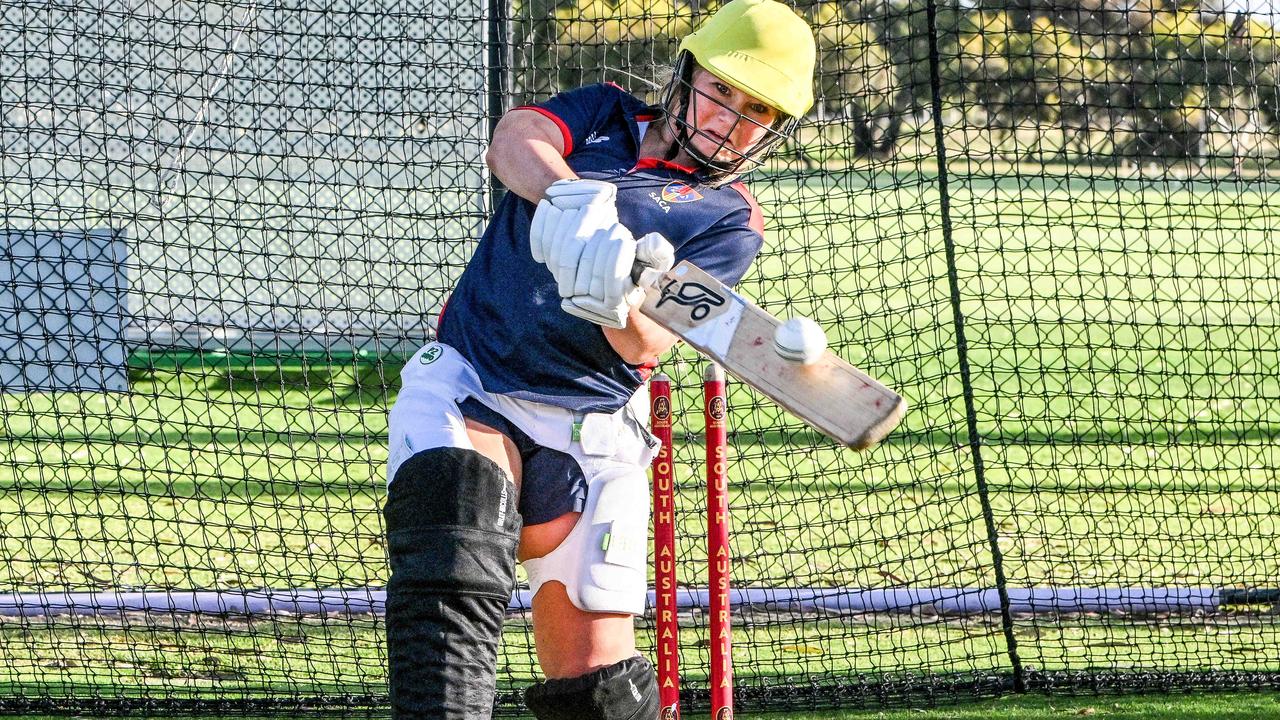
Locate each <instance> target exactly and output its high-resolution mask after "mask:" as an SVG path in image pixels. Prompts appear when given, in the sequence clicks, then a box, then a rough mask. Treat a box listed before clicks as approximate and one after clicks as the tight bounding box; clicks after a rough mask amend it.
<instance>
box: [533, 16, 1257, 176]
mask: <svg viewBox="0 0 1280 720" xmlns="http://www.w3.org/2000/svg"><path fill="white" fill-rule="evenodd" d="M1218 1H1220V0H1204V2H1205V3H1208V2H1218ZM719 4H720V3H718V2H713V1H711V0H616V1H615V0H518V2H517V3H516V4H515V6H514V8H513V10H514V17H513V23H512V29H513V33H512V34H513V38H512V39H513V45H512V48H513V49H512V52H513V65H514V72H513V85H514V88H513V89H514V91H515V93H516V96H517V99H518V100H519V101H520V102H525V101H528V100H531V99H536V98H539V97H546V96H547V95H549V94H551V93H552V92H554V91H555V90H558V89H561V88H567V87H576V86H578V85H582V84H586V83H590V82H598V81H602V80H611V81H614V82H617V83H619V84H621V85H623V86H624V87H626V88H627V89H629V90H631V91H633V92H637V93H639V94H645V93H646V92H647V91H649V90H650V89H651V87H652V85H653V84H656V85H661V84H662V83H663V82H665V77H664V72H665V70H666V69H667V68H669V66H670V64H671V62H672V60H673V59H674V55H675V52H676V49H677V47H678V46H679V42H680V39H681V38H682V37H683V36H684V35H685V34H687V33H688V32H690V31H691V30H692V28H693V27H695V26H696V24H697V22H698V19H699V18H700V17H702V16H703V15H704V14H706V13H710V12H713V11H714V10H715V8H716V7H717V6H718V5H719ZM794 5H795V7H796V9H797V11H799V12H801V13H802V14H804V15H805V16H806V17H807V18H808V19H809V21H810V22H811V24H812V25H813V27H814V32H815V34H816V35H817V39H818V52H819V57H818V70H817V91H818V103H817V105H816V107H815V110H814V112H815V116H816V118H815V119H816V120H817V126H818V127H819V129H820V130H822V132H824V133H825V132H827V130H828V129H832V128H834V129H837V130H839V131H842V132H845V133H847V135H846V136H844V137H842V138H840V139H839V141H838V142H836V143H835V145H838V146H840V147H842V148H849V149H850V152H851V154H852V156H853V157H863V156H873V157H886V156H889V155H891V154H892V153H893V152H894V151H895V149H896V147H897V146H898V145H899V144H900V139H901V137H902V134H903V132H904V125H905V123H906V120H907V119H909V118H911V117H912V116H918V117H925V118H927V117H931V116H932V115H933V109H934V106H933V102H934V98H933V89H934V84H933V78H932V75H933V64H932V62H931V58H930V53H931V51H936V52H937V67H938V71H939V77H938V78H937V80H938V88H939V90H940V92H941V100H942V107H943V110H944V111H945V112H946V118H945V122H947V123H948V127H947V128H946V130H947V131H948V132H951V131H955V130H961V131H964V130H966V129H978V130H981V131H983V132H985V133H987V137H989V138H990V139H991V141H992V144H993V146H994V147H995V148H996V149H997V151H999V152H1003V153H1005V154H1006V155H1007V156H1008V157H1009V158H1010V159H1018V160H1027V159H1029V160H1039V161H1043V160H1046V159H1061V160H1072V159H1087V160H1089V161H1168V160H1171V159H1180V158H1203V157H1205V156H1206V155H1208V154H1209V153H1210V152H1212V151H1214V150H1215V148H1214V147H1211V144H1210V143H1209V139H1210V137H1211V136H1212V137H1217V138H1219V139H1221V138H1224V137H1225V138H1229V139H1230V141H1231V143H1232V148H1233V149H1232V154H1233V155H1235V156H1237V157H1239V156H1241V155H1242V154H1244V153H1245V152H1246V150H1247V149H1246V148H1244V147H1243V146H1242V145H1240V143H1239V142H1238V138H1239V137H1240V136H1241V135H1242V134H1243V133H1244V130H1245V129H1247V130H1248V132H1250V133H1253V134H1255V135H1262V134H1268V135H1270V136H1273V137H1274V136H1275V135H1276V134H1277V132H1280V52H1277V47H1278V41H1277V33H1276V30H1275V28H1274V27H1273V26H1272V25H1271V24H1269V23H1268V22H1265V21H1264V20H1265V18H1261V17H1259V16H1255V15H1249V14H1227V13H1224V12H1223V11H1221V9H1216V8H1214V7H1212V6H1209V5H1207V4H1197V3H1196V2H1194V1H1192V2H1177V1H1176V0H800V1H799V2H796V3H794ZM931 11H932V16H933V18H934V27H935V29H936V38H935V39H933V40H932V41H931V38H930V34H929V29H930V28H929V18H930V14H931ZM650 99H654V96H653V95H650ZM966 137H967V136H966ZM1272 142H1274V139H1273V140H1272ZM1218 144H1219V145H1220V144H1221V143H1220V142H1219V143H1218Z"/></svg>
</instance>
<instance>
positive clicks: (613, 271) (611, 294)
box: [560, 225, 675, 329]
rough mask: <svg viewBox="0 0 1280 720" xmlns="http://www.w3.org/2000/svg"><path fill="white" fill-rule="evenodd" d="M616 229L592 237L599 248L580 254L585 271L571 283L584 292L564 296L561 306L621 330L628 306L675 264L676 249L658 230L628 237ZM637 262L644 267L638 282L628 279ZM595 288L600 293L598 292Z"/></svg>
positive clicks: (640, 300) (638, 302) (626, 232)
mask: <svg viewBox="0 0 1280 720" xmlns="http://www.w3.org/2000/svg"><path fill="white" fill-rule="evenodd" d="M617 228H618V229H612V230H611V231H610V233H609V234H608V236H607V237H601V236H599V235H598V236H596V238H593V242H592V243H591V244H598V247H597V248H595V249H590V248H589V249H588V250H587V251H586V252H584V253H583V263H582V264H581V265H580V267H581V268H582V269H583V270H584V272H583V274H582V275H580V276H579V278H578V279H577V281H575V286H574V289H575V291H576V290H580V289H581V290H583V292H575V294H574V295H572V296H571V297H566V298H564V299H563V300H562V301H561V302H560V307H561V308H562V309H563V310H564V311H565V312H567V313H569V314H570V315H574V316H576V317H580V318H582V319H584V320H587V321H589V322H593V323H595V324H597V325H602V326H604V327H611V328H617V329H622V328H625V327H626V326H627V315H628V314H630V312H631V308H633V307H635V306H637V305H639V304H640V303H642V302H644V297H645V291H644V288H645V287H647V286H649V285H652V284H653V283H654V282H656V281H657V278H658V277H660V276H661V275H662V274H663V273H665V272H666V271H668V270H670V269H671V267H672V265H674V264H675V249H674V248H673V247H671V243H669V242H667V239H666V238H664V237H662V235H660V234H658V233H648V234H647V235H645V236H643V237H641V238H640V239H639V240H631V239H630V238H631V233H630V232H628V231H627V229H626V228H625V227H622V226H621V225H618V226H617ZM597 238H599V242H598V243H596V242H595V241H596V239H597ZM589 254H591V256H590V258H588V255H589ZM588 259H590V262H587V261H588ZM636 265H640V266H643V267H644V270H643V272H642V273H641V277H640V283H639V284H638V285H637V284H636V283H635V282H634V281H633V280H632V279H631V269H632V267H634V266H636ZM588 267H590V271H587V268H588ZM584 278H585V279H584ZM597 290H600V291H603V292H601V293H597V292H595V291H597Z"/></svg>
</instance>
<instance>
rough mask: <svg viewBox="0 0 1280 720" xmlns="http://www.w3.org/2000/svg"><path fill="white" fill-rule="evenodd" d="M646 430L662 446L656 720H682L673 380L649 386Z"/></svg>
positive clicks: (656, 512) (657, 473) (656, 463)
mask: <svg viewBox="0 0 1280 720" xmlns="http://www.w3.org/2000/svg"><path fill="white" fill-rule="evenodd" d="M649 395H650V403H651V410H652V412H651V414H650V425H649V426H650V427H651V428H652V429H653V434H654V435H656V436H657V437H658V439H659V440H661V441H662V449H661V450H659V451H658V457H656V458H654V460H653V566H654V587H655V590H656V593H655V594H656V596H657V608H656V612H657V620H658V626H657V631H658V638H657V641H658V642H657V644H658V700H659V703H660V705H661V710H660V712H659V714H658V717H659V718H660V720H678V718H679V717H680V655H679V649H680V627H679V625H678V624H677V623H676V525H675V469H674V465H673V463H672V459H671V379H670V378H668V377H667V376H666V375H662V374H660V373H659V374H655V375H654V376H653V378H652V379H651V380H650V381H649Z"/></svg>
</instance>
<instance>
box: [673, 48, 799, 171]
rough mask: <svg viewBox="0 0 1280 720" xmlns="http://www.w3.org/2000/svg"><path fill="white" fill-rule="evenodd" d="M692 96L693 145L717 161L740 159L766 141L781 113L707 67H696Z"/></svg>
mask: <svg viewBox="0 0 1280 720" xmlns="http://www.w3.org/2000/svg"><path fill="white" fill-rule="evenodd" d="M692 85H693V91H692V92H691V93H690V94H689V111H688V115H687V116H686V117H685V122H687V123H688V124H689V125H690V128H691V130H692V132H691V133H690V134H691V136H692V138H691V140H690V142H691V143H692V144H693V146H694V147H695V148H697V150H698V152H700V153H702V154H703V155H705V156H707V157H712V158H714V159H715V160H717V161H722V162H727V163H732V162H735V161H737V160H739V159H740V158H741V157H742V155H744V154H746V153H747V152H748V151H749V150H751V148H753V147H755V145H756V143H758V142H760V141H761V140H762V139H764V137H765V135H767V134H768V133H769V128H770V126H771V125H772V124H773V122H774V121H775V120H777V119H778V111H777V110H776V109H774V108H772V107H770V106H769V105H768V104H766V103H765V102H764V101H762V100H760V99H758V98H756V97H754V96H752V95H749V94H748V93H745V92H743V91H741V90H739V89H737V88H735V87H734V86H732V85H730V84H729V83H727V82H725V81H723V80H721V79H720V78H718V77H716V76H715V75H713V74H712V73H711V72H710V71H708V70H705V69H703V68H700V67H699V68H694V71H693V80H692Z"/></svg>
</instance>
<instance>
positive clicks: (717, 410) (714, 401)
mask: <svg viewBox="0 0 1280 720" xmlns="http://www.w3.org/2000/svg"><path fill="white" fill-rule="evenodd" d="M707 412H708V413H709V414H710V415H711V419H712V420H723V419H724V398H722V397H714V398H711V405H710V406H708V408H707Z"/></svg>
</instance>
